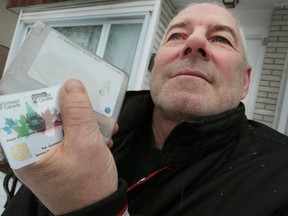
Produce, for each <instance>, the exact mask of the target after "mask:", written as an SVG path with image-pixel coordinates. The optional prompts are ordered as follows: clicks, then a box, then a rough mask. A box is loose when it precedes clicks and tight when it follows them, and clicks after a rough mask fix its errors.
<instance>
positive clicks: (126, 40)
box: [104, 24, 142, 74]
mask: <svg viewBox="0 0 288 216" xmlns="http://www.w3.org/2000/svg"><path fill="white" fill-rule="evenodd" d="M141 26H142V24H113V25H111V30H110V34H109V37H108V42H107V45H106V50H105V53H104V59H105V60H106V61H108V62H110V63H112V64H114V65H115V66H117V67H119V68H121V69H122V70H124V71H126V72H127V73H128V74H130V72H131V69H132V66H133V62H134V57H135V53H136V48H137V44H138V40H139V35H140V31H141Z"/></svg>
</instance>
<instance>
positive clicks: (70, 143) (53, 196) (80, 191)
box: [15, 80, 118, 215]
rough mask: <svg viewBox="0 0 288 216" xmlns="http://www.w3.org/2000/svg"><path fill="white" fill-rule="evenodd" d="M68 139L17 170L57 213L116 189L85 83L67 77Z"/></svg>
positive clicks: (64, 103)
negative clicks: (32, 162)
mask: <svg viewBox="0 0 288 216" xmlns="http://www.w3.org/2000/svg"><path fill="white" fill-rule="evenodd" d="M61 116H62V121H63V128H64V134H65V136H64V139H63V141H61V142H60V143H59V144H58V145H55V146H54V147H53V148H52V149H51V150H50V151H49V152H48V153H46V154H45V155H44V156H43V158H41V159H40V160H39V161H37V162H35V163H34V164H31V165H29V166H27V167H24V168H21V169H19V170H15V173H16V175H17V176H18V177H19V179H20V180H21V181H23V183H24V184H26V185H27V186H28V187H29V188H30V189H31V190H32V192H33V193H34V194H35V195H36V196H37V197H38V198H39V199H40V200H41V201H42V202H43V204H44V205H46V206H47V207H48V209H49V210H50V211H51V212H52V213H53V214H55V215H59V214H65V213H68V212H71V211H75V210H78V209H81V208H83V207H86V206H88V205H91V204H93V203H95V202H97V201H100V200H102V199H104V198H105V197H107V196H109V195H110V194H112V193H113V192H115V191H116V190H117V187H118V176H117V170H116V166H115V162H114V159H113V156H112V154H111V153H110V150H109V149H108V147H107V145H106V144H105V142H104V140H103V137H102V135H101V133H100V131H99V128H98V125H97V122H96V118H95V113H94V111H93V110H92V105H91V103H90V100H89V98H88V95H87V92H86V90H85V87H84V86H83V85H82V84H81V83H80V82H79V81H77V80H70V81H68V82H67V83H66V84H65V85H64V87H63V89H62V92H61Z"/></svg>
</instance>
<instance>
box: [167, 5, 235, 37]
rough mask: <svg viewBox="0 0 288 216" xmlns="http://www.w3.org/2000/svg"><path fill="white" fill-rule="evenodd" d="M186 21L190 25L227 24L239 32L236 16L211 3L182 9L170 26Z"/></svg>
mask: <svg viewBox="0 0 288 216" xmlns="http://www.w3.org/2000/svg"><path fill="white" fill-rule="evenodd" d="M179 23H185V24H189V25H192V26H193V25H203V26H207V27H209V26H214V25H225V26H228V27H230V28H231V29H233V30H234V31H235V32H236V33H237V34H239V25H238V23H237V21H236V19H235V18H234V16H233V15H232V14H231V13H230V12H228V11H227V10H226V9H224V8H222V7H220V6H218V5H213V4H209V3H203V4H195V5H191V6H189V7H187V8H186V9H184V10H183V11H181V12H180V13H179V14H178V15H177V16H175V17H174V19H173V20H172V21H171V23H170V25H169V26H173V25H178V24H179Z"/></svg>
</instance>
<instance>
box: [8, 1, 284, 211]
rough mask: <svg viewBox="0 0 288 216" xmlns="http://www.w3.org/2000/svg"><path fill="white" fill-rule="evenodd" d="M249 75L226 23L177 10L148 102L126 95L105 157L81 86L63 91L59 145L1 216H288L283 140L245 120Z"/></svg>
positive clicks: (27, 175)
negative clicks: (61, 134)
mask: <svg viewBox="0 0 288 216" xmlns="http://www.w3.org/2000/svg"><path fill="white" fill-rule="evenodd" d="M250 70H251V69H250V66H249V65H248V63H247V61H246V56H245V49H244V42H243V39H242V37H241V30H240V27H239V24H238V22H237V21H236V20H235V18H234V17H233V16H232V15H231V14H230V13H229V12H228V11H227V10H226V9H224V8H222V7H220V6H217V5H214V4H207V3H205V4H195V5H191V6H189V7H187V8H186V9H184V10H183V11H182V12H180V14H178V15H177V16H176V17H175V18H174V19H173V20H172V22H171V23H170V25H169V27H168V29H167V32H166V34H165V36H164V40H163V43H162V44H161V46H160V48H159V50H158V52H157V55H156V58H155V65H154V68H153V71H152V76H151V97H150V94H149V92H147V91H145V92H130V93H129V92H128V93H127V96H126V100H125V102H124V105H123V107H122V111H121V115H120V118H119V132H118V133H117V134H116V135H115V136H114V138H113V141H114V145H113V147H112V152H113V156H112V154H111V153H110V151H109V149H108V148H107V147H106V145H105V143H104V141H103V138H102V136H101V133H100V132H99V129H98V126H97V124H96V123H95V119H94V113H93V111H92V108H91V104H90V102H89V99H88V97H87V93H86V91H85V88H84V87H83V85H82V84H81V83H80V82H78V81H77V80H72V81H69V82H67V83H66V84H65V85H64V87H63V91H62V95H61V102H62V118H63V125H64V131H65V138H64V140H63V141H62V142H61V143H60V144H59V145H57V146H55V148H53V149H52V150H51V151H50V152H48V153H47V154H46V155H45V156H44V158H43V159H41V160H40V161H38V162H36V163H35V164H33V165H30V166H28V167H25V168H23V169H20V170H16V171H15V172H16V174H17V176H18V177H19V178H20V179H21V180H22V181H23V182H24V184H25V185H27V187H28V188H30V189H31V191H32V192H33V193H34V194H35V195H36V196H34V195H33V194H32V193H31V192H30V190H28V189H27V188H22V189H21V190H20V191H19V193H18V195H17V196H16V197H15V198H14V200H13V201H12V202H11V204H10V206H8V208H7V210H6V212H5V213H4V214H3V215H5V216H6V215H13V216H16V215H21V216H23V215H24V216H26V215H27V216H28V215H29V216H34V215H51V213H50V212H52V213H53V214H54V215H67V216H78V215H85V216H90V215H94V216H95V215H105V216H106V215H129V214H130V215H149V216H150V215H157V216H158V215H201V216H202V215H204V216H206V215H209V216H210V215H213V216H217V215H221V216H223V215H224V216H225V215H227V216H232V215H233V216H244V215H245V216H255V215H257V216H258V215H262V216H264V215H267V216H268V215H288V187H287V180H288V170H287V166H288V160H287V158H288V146H287V144H288V139H287V137H286V136H284V135H281V134H280V133H278V132H276V131H274V130H272V129H270V128H268V127H265V126H264V125H262V124H259V123H257V122H253V121H248V120H247V119H246V117H245V115H244V112H245V109H244V106H243V104H242V103H240V100H241V99H243V98H244V97H245V96H246V94H247V91H248V85H249V80H250ZM109 145H110V146H111V145H112V143H110V144H109ZM115 161H116V163H115ZM118 179H119V180H118ZM127 185H128V186H129V188H128V189H127ZM36 197H37V198H36ZM127 200H128V201H127ZM41 203H43V204H44V205H45V206H46V207H47V208H46V207H44V205H42V204H41ZM48 209H49V210H48ZM128 212H129V213H128Z"/></svg>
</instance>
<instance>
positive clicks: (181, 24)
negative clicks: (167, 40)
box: [166, 21, 190, 35]
mask: <svg viewBox="0 0 288 216" xmlns="http://www.w3.org/2000/svg"><path fill="white" fill-rule="evenodd" d="M189 24H190V23H189V22H188V21H183V22H180V23H175V24H172V25H170V26H168V28H167V30H166V35H167V33H169V32H170V31H172V30H173V29H177V28H184V27H187V26H188V25H189Z"/></svg>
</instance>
